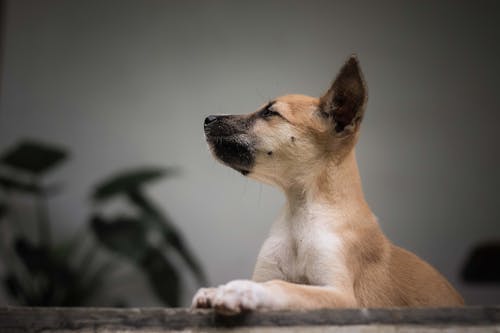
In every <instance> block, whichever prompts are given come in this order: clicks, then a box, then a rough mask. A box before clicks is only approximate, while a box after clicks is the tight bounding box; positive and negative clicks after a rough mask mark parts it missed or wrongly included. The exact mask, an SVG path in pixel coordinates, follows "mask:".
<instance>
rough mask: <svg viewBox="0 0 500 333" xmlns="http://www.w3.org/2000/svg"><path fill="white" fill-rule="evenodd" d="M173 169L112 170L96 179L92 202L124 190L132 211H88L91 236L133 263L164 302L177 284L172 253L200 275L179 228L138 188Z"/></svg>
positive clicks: (174, 297) (176, 292) (176, 299)
mask: <svg viewBox="0 0 500 333" xmlns="http://www.w3.org/2000/svg"><path fill="white" fill-rule="evenodd" d="M176 173H177V171H176V170H175V169H172V168H170V169H168V168H167V169H165V168H153V167H151V168H141V169H137V170H129V171H125V172H122V173H120V174H117V175H115V176H113V177H111V178H109V179H107V180H105V181H103V182H102V183H101V184H100V185H98V186H97V187H96V189H95V191H94V193H93V196H92V198H93V200H94V202H95V203H103V202H105V201H107V200H109V199H111V198H115V197H118V196H124V197H125V198H126V199H127V200H128V202H129V203H131V204H132V205H134V207H135V208H136V210H137V211H138V216H137V217H123V216H120V217H116V218H104V217H102V216H101V215H97V214H96V215H94V217H93V218H92V221H91V226H92V229H93V231H94V233H95V235H96V236H97V239H98V240H99V241H100V242H101V243H102V244H103V245H104V246H105V247H107V248H108V249H109V250H110V251H111V252H113V253H116V254H117V255H119V256H121V257H122V258H125V259H126V260H128V261H130V262H132V263H134V264H135V265H136V266H137V267H139V268H140V269H141V270H142V271H143V272H144V274H145V275H146V276H147V278H148V280H149V282H150V284H151V286H152V287H153V289H154V290H155V292H156V294H157V295H158V296H159V297H160V298H161V299H162V301H163V302H165V304H167V305H169V306H179V305H180V296H181V290H182V287H183V285H182V279H181V276H180V270H179V268H178V267H177V266H176V265H175V262H176V261H175V260H173V259H174V257H175V256H176V257H178V258H180V259H182V261H183V262H184V263H185V265H186V266H187V267H188V268H189V270H190V271H191V273H192V274H193V275H194V277H195V278H196V280H197V282H198V283H199V284H200V285H205V284H206V283H207V281H206V276H205V274H204V272H203V270H202V268H201V265H200V264H199V262H198V260H197V259H196V257H195V256H194V255H193V253H192V251H191V250H190V249H189V248H188V246H187V245H186V242H185V241H184V239H183V237H182V235H181V233H180V232H179V231H178V230H177V228H176V227H175V225H174V224H173V223H172V221H170V219H169V218H167V217H166V215H165V214H163V213H162V212H161V211H160V210H159V209H158V208H156V207H155V206H154V205H153V203H152V202H151V201H150V200H149V199H148V198H147V196H146V195H145V194H144V192H143V190H142V187H144V185H145V184H147V183H150V182H153V181H157V180H159V179H161V178H163V177H170V176H173V175H175V174H176Z"/></svg>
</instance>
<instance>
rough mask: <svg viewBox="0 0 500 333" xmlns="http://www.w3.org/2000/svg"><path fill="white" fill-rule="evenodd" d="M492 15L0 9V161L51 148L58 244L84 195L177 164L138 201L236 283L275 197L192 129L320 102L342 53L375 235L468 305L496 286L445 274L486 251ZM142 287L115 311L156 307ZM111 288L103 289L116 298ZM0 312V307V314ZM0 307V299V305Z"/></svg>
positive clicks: (279, 4)
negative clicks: (150, 167)
mask: <svg viewBox="0 0 500 333" xmlns="http://www.w3.org/2000/svg"><path fill="white" fill-rule="evenodd" d="M499 9H500V8H499V5H498V2H495V1H478V2H461V1H450V2H446V1H439V2H437V1H436V2H434V1H433V2H431V1H428V2H421V1H415V2H410V1H406V2H399V1H381V2H379V1H365V2H362V1H350V2H338V1H302V2H301V1H230V0H228V1H131V0H121V1H111V0H88V1H55V0H50V1H49V0H46V1H36V0H32V1H27V0H16V1H8V3H7V13H6V18H7V21H6V28H7V30H6V39H5V44H4V46H5V47H4V50H5V54H4V63H3V76H2V80H3V81H2V89H3V90H2V93H1V110H0V151H2V150H4V149H5V148H6V147H8V146H10V145H12V144H13V143H15V142H16V141H17V140H19V139H20V138H24V137H31V138H37V139H42V140H45V141H47V142H54V143H60V144H63V145H64V146H66V147H68V149H69V150H70V151H71V152H72V159H71V161H70V162H69V163H67V164H66V165H64V166H63V167H61V168H59V169H58V170H57V171H55V172H53V173H52V174H51V175H50V179H53V180H61V181H62V182H63V183H64V185H65V191H64V192H63V193H62V194H61V195H59V196H57V197H56V198H54V199H53V200H52V201H51V211H52V215H53V220H54V221H55V223H56V224H57V228H58V230H59V231H60V237H62V236H64V235H69V234H70V233H71V232H72V231H74V230H75V229H76V228H77V227H78V226H79V225H81V224H83V223H84V222H85V220H86V218H87V216H88V213H89V207H90V204H89V200H88V195H89V191H90V189H91V187H90V186H91V185H92V184H95V183H96V182H97V181H98V180H100V179H102V178H104V177H106V176H107V175H109V174H111V173H113V172H114V171H116V170H118V169H122V168H124V167H132V166H140V165H147V164H154V165H176V166H180V167H182V168H183V170H184V172H183V173H182V175H181V176H179V177H177V178H175V179H172V180H167V181H165V182H162V183H159V184H157V185H155V186H153V187H151V188H150V193H151V195H152V196H153V197H154V198H155V199H156V201H157V202H158V204H160V205H161V206H162V207H163V208H164V209H165V210H166V211H168V213H169V214H170V215H171V216H172V218H173V219H174V221H176V223H177V224H178V225H179V226H180V228H181V229H182V230H183V231H184V233H185V235H186V237H187V239H188V240H189V243H190V244H191V246H192V247H193V248H194V249H195V251H196V253H198V255H199V256H200V257H201V259H202V261H203V262H204V264H205V266H206V268H207V270H208V273H209V276H210V279H211V281H212V282H213V283H214V284H220V283H223V282H225V281H227V280H230V279H233V278H242V277H248V276H249V275H250V274H251V272H252V269H253V264H254V260H255V257H256V254H257V251H258V248H259V246H260V244H261V241H262V240H263V238H264V237H265V235H266V233H267V230H268V227H269V225H270V222H271V221H272V219H273V218H274V217H275V215H276V214H277V212H278V209H279V206H280V205H281V204H282V203H283V198H282V197H281V195H280V193H278V192H277V191H276V190H274V189H271V188H269V187H267V186H265V185H259V184H257V183H255V182H254V181H251V180H247V179H245V178H243V177H242V176H241V175H239V174H237V173H236V172H233V171H231V170H229V169H228V168H224V167H222V166H221V165H219V164H217V163H216V162H214V161H213V160H212V158H211V156H210V155H209V154H208V152H207V149H206V144H205V142H204V138H203V132H202V121H203V118H204V117H205V116H206V115H208V114H213V113H247V112H250V111H254V110H255V109H256V108H257V107H258V106H259V105H260V104H262V103H264V102H266V101H267V100H268V99H270V98H272V97H273V96H276V95H281V94H284V93H295V92H300V93H306V94H311V95H319V94H321V93H322V92H323V91H324V90H325V89H326V88H327V87H328V84H329V83H330V81H331V80H332V79H333V77H334V74H335V73H336V71H337V69H338V68H339V66H340V65H341V64H342V62H343V60H344V59H345V58H346V57H347V56H348V55H349V54H350V53H353V52H355V53H357V54H358V55H359V58H360V60H361V64H362V67H363V69H364V72H365V76H366V79H367V81H368V85H369V94H370V97H369V103H368V110H367V115H366V118H365V122H364V125H363V134H362V137H361V140H360V143H359V146H358V158H359V162H360V168H361V174H362V178H363V180H364V187H365V192H366V196H367V199H368V201H369V203H370V204H371V206H372V208H373V210H374V211H375V213H376V214H377V216H378V217H379V218H380V223H381V226H382V228H383V230H384V231H385V232H386V233H387V234H388V236H389V237H390V238H391V239H392V240H393V241H394V242H395V243H397V244H399V245H401V246H404V247H406V248H408V249H411V250H413V251H414V252H416V253H417V254H418V255H420V256H422V257H423V258H425V259H427V260H428V261H429V262H431V263H432V264H433V265H435V266H436V267H437V268H438V269H439V270H441V271H442V272H443V273H444V274H445V275H446V276H447V277H448V278H450V279H451V280H452V282H453V283H454V284H455V285H457V286H458V287H459V289H460V290H461V292H463V294H464V295H465V297H466V298H467V300H468V301H469V302H471V303H478V302H481V303H491V302H494V301H498V299H500V298H499V297H500V290H499V288H493V287H491V288H484V287H482V288H477V287H466V286H464V285H463V284H462V283H460V281H459V278H458V272H459V270H460V268H461V265H462V261H463V260H464V256H465V255H466V253H467V250H468V249H469V248H470V246H471V245H472V244H474V243H475V242H477V241H479V240H483V239H485V238H492V237H497V238H498V237H500V228H499V222H500V213H499V209H498V204H499V195H498V187H499V185H500V171H499V170H500V158H499V154H498V143H499V139H498V133H499V131H500V116H499V111H500V110H499V107H500V92H499V88H498V87H499V83H500V82H499V78H500V65H499V63H498V59H499V58H500V43H499V41H500V39H499V37H500V14H499V13H500V10H499ZM136 280H137V281H139V282H140V278H138V277H137V278H134V279H132V280H127V281H120V282H121V283H120V284H119V285H120V287H118V288H121V289H120V290H121V291H123V292H124V293H127V294H128V295H129V296H128V298H129V300H130V302H131V304H134V305H145V304H155V301H154V298H153V297H152V296H151V295H148V294H147V293H144V292H143V291H144V289H145V288H144V287H142V286H141V284H140V283H136ZM115 288H117V287H115ZM0 302H1V300H0ZM3 302H5V301H3Z"/></svg>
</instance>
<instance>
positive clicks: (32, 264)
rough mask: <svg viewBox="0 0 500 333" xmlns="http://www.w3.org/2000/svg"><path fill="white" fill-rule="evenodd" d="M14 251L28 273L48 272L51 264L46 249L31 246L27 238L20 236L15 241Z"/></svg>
mask: <svg viewBox="0 0 500 333" xmlns="http://www.w3.org/2000/svg"><path fill="white" fill-rule="evenodd" d="M14 250H15V252H16V254H17V255H18V256H19V258H21V261H22V262H23V264H24V266H25V267H26V268H27V269H28V271H29V272H31V273H38V272H47V271H49V270H50V267H51V265H52V263H51V259H50V254H49V252H48V251H47V249H46V248H44V247H39V246H36V245H33V244H32V243H31V242H30V241H29V240H28V239H27V238H25V237H22V236H21V237H18V238H17V239H16V240H15V242H14Z"/></svg>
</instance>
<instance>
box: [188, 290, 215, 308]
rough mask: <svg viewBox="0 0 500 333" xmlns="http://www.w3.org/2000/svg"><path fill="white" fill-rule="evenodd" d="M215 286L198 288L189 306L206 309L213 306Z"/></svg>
mask: <svg viewBox="0 0 500 333" xmlns="http://www.w3.org/2000/svg"><path fill="white" fill-rule="evenodd" d="M216 292H217V288H200V289H199V290H198V292H197V293H196V294H195V295H194V297H193V302H192V304H191V307H192V308H193V309H207V308H211V307H212V306H213V301H214V298H215V293H216Z"/></svg>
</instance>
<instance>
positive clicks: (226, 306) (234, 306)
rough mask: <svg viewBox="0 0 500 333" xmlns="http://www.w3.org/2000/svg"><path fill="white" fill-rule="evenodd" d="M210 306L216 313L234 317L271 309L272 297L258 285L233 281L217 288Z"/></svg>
mask: <svg viewBox="0 0 500 333" xmlns="http://www.w3.org/2000/svg"><path fill="white" fill-rule="evenodd" d="M212 306H213V308H214V309H215V311H216V312H217V313H220V314H223V315H236V314H239V313H241V312H243V311H249V310H257V309H271V308H272V297H271V295H270V292H269V290H268V289H267V288H266V287H265V286H264V285H262V284H260V283H256V282H253V281H249V280H235V281H231V282H229V283H227V284H225V285H223V286H220V287H219V288H217V292H216V293H215V298H214V300H213V304H212Z"/></svg>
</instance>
